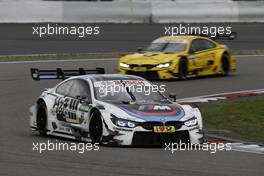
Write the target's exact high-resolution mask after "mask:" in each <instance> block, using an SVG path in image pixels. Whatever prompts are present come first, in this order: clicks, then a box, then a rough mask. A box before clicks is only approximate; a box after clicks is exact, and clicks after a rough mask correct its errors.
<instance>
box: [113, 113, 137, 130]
mask: <svg viewBox="0 0 264 176" xmlns="http://www.w3.org/2000/svg"><path fill="white" fill-rule="evenodd" d="M111 117H112V118H111V121H112V123H113V124H115V125H116V126H118V127H126V128H135V127H136V126H137V122H134V121H131V120H126V119H121V118H118V117H116V116H115V115H113V114H111Z"/></svg>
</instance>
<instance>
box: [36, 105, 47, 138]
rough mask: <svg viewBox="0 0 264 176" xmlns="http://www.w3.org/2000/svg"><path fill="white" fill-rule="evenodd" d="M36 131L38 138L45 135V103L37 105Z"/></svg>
mask: <svg viewBox="0 0 264 176" xmlns="http://www.w3.org/2000/svg"><path fill="white" fill-rule="evenodd" d="M37 129H38V132H39V135H40V136H46V135H47V107H46V104H45V102H41V103H39V104H38V105H37Z"/></svg>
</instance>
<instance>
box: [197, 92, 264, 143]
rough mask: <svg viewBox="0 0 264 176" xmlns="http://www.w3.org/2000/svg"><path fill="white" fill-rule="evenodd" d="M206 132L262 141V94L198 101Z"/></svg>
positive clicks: (263, 136)
mask: <svg viewBox="0 0 264 176" xmlns="http://www.w3.org/2000/svg"><path fill="white" fill-rule="evenodd" d="M199 107H200V109H201V112H202V114H203V122H204V126H205V128H206V129H207V130H208V133H209V134H210V133H211V134H214V135H219V136H223V137H229V138H234V139H239V140H243V141H249V142H259V143H264V96H260V95H259V96H251V97H242V98H238V99H235V100H220V101H217V102H210V103H200V104H199Z"/></svg>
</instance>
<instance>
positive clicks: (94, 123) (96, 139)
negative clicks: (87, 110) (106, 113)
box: [89, 111, 103, 143]
mask: <svg viewBox="0 0 264 176" xmlns="http://www.w3.org/2000/svg"><path fill="white" fill-rule="evenodd" d="M89 129H90V137H91V140H92V143H101V141H102V136H103V122H102V118H101V113H100V112H99V111H94V112H93V113H92V115H91V121H90V126H89Z"/></svg>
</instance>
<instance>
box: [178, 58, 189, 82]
mask: <svg viewBox="0 0 264 176" xmlns="http://www.w3.org/2000/svg"><path fill="white" fill-rule="evenodd" d="M187 73H188V68H187V61H186V59H181V60H180V62H179V79H180V80H185V79H186V78H187Z"/></svg>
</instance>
